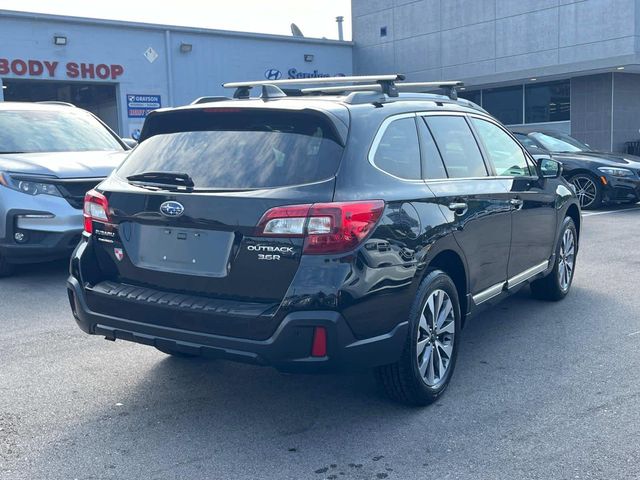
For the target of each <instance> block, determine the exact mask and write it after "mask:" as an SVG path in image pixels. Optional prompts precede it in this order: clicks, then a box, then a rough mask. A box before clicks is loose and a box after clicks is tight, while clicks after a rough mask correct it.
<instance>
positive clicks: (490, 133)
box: [471, 118, 534, 177]
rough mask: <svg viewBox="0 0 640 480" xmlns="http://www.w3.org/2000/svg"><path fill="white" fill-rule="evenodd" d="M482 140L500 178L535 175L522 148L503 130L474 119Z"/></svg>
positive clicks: (473, 121) (484, 121) (472, 120)
mask: <svg viewBox="0 0 640 480" xmlns="http://www.w3.org/2000/svg"><path fill="white" fill-rule="evenodd" d="M471 122H472V123H473V125H474V127H475V128H476V131H477V132H478V135H479V136H480V140H481V141H482V143H483V144H484V148H485V151H486V154H487V156H488V157H489V160H490V161H491V163H493V166H494V168H495V170H496V174H497V175H498V176H507V177H511V176H528V175H533V174H534V170H533V169H530V167H529V163H528V162H527V157H526V156H525V154H524V152H523V151H522V147H520V145H518V143H517V142H516V141H515V140H513V138H511V137H510V136H509V134H507V132H505V131H504V130H502V128H500V127H498V126H497V125H494V124H493V123H491V122H487V121H486V120H481V119H479V118H472V119H471Z"/></svg>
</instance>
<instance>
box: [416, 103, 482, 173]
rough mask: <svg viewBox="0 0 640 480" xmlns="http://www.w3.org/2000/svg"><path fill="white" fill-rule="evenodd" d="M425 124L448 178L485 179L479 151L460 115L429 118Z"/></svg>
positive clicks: (432, 116) (427, 117)
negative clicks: (436, 146) (431, 135)
mask: <svg viewBox="0 0 640 480" xmlns="http://www.w3.org/2000/svg"><path fill="white" fill-rule="evenodd" d="M425 121H426V122H427V125H428V126H429V129H430V130H431V133H432V134H433V138H434V139H435V141H436V144H437V145H438V150H439V151H440V154H441V155H442V160H443V161H444V165H445V167H446V169H447V173H448V174H449V177H450V178H472V177H486V176H488V173H487V167H486V166H485V164H484V161H483V159H482V154H481V153H480V148H479V147H478V144H477V142H476V139H475V137H474V136H473V133H472V132H471V128H469V124H468V123H467V121H466V120H465V118H464V117H462V116H453V115H452V116H449V115H429V116H426V117H425Z"/></svg>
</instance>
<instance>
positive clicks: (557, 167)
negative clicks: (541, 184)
mask: <svg viewBox="0 0 640 480" xmlns="http://www.w3.org/2000/svg"><path fill="white" fill-rule="evenodd" d="M536 161H537V162H538V175H539V176H540V178H559V177H560V176H561V175H562V164H561V163H560V162H558V161H557V160H552V159H551V158H550V157H543V156H541V157H538V158H536Z"/></svg>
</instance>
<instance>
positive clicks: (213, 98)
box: [189, 96, 231, 105]
mask: <svg viewBox="0 0 640 480" xmlns="http://www.w3.org/2000/svg"><path fill="white" fill-rule="evenodd" d="M223 100H231V98H230V97H220V96H210V97H198V98H196V99H195V100H194V101H193V102H191V103H190V104H189V105H198V104H200V103H211V102H222V101H223Z"/></svg>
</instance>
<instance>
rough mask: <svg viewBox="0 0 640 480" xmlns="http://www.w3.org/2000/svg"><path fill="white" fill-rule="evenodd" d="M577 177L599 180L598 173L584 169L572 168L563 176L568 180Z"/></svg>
mask: <svg viewBox="0 0 640 480" xmlns="http://www.w3.org/2000/svg"><path fill="white" fill-rule="evenodd" d="M576 175H589V176H590V177H591V178H593V179H595V180H598V178H599V177H598V174H597V173H595V172H594V171H592V170H589V169H588V168H584V167H577V168H572V169H571V170H569V171H568V172H566V175H563V176H564V177H565V178H566V179H567V180H568V179H570V178H573V177H575V176H576Z"/></svg>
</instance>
